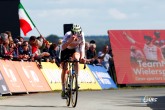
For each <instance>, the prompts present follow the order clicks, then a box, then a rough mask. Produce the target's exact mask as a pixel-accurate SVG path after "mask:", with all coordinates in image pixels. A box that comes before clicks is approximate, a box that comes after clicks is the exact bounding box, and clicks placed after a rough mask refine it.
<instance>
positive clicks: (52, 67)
mask: <svg viewBox="0 0 165 110" xmlns="http://www.w3.org/2000/svg"><path fill="white" fill-rule="evenodd" d="M42 66H43V69H41V71H42V73H43V75H44V76H45V78H46V80H47V82H48V84H49V86H50V87H51V89H52V90H61V88H62V87H61V69H60V68H59V67H58V66H57V65H56V64H55V63H50V62H42Z"/></svg>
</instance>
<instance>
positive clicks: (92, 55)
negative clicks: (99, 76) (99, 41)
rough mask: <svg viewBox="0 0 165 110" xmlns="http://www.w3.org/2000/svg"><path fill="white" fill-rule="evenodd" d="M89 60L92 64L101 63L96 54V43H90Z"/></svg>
mask: <svg viewBox="0 0 165 110" xmlns="http://www.w3.org/2000/svg"><path fill="white" fill-rule="evenodd" d="M87 61H88V62H90V64H99V61H98V59H97V55H96V44H90V47H89V50H87Z"/></svg>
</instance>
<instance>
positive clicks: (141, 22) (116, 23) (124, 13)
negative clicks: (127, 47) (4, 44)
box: [21, 0, 165, 36]
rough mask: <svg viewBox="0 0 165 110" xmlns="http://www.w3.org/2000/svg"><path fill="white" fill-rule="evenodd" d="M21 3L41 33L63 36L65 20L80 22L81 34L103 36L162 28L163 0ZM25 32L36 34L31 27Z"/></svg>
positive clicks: (164, 21) (41, 0)
mask: <svg viewBox="0 0 165 110" xmlns="http://www.w3.org/2000/svg"><path fill="white" fill-rule="evenodd" d="M21 2H22V4H23V6H24V8H25V9H26V11H27V12H28V14H29V15H30V17H31V18H32V20H33V22H34V23H35V25H36V26H37V28H38V30H39V31H40V32H41V34H42V35H44V36H48V35H50V34H56V35H58V36H63V24H68V23H76V24H80V25H81V27H82V29H83V31H84V33H85V35H107V30H120V29H131V30H132V29H164V28H165V14H164V10H165V0H81V1H80V0H21ZM21 34H22V33H21ZM22 35H23V34H22ZM27 35H28V36H31V35H38V33H37V31H36V30H35V29H34V30H33V31H31V32H29V33H28V34H27Z"/></svg>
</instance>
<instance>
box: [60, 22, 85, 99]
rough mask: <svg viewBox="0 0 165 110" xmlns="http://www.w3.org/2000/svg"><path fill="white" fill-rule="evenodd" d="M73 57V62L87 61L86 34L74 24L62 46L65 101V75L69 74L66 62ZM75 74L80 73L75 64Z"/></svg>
mask: <svg viewBox="0 0 165 110" xmlns="http://www.w3.org/2000/svg"><path fill="white" fill-rule="evenodd" d="M70 57H72V59H73V60H77V61H82V62H84V61H85V59H84V57H85V38H84V32H82V28H81V26H80V25H77V24H73V27H72V29H71V31H68V32H67V33H66V34H65V35H64V38H63V40H62V45H61V67H62V73H61V81H62V92H61V97H62V98H63V99H65V98H66V96H65V73H67V69H68V68H67V66H64V60H68V59H69V58H70ZM75 72H76V73H78V72H79V63H78V62H76V64H75Z"/></svg>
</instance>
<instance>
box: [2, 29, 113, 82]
mask: <svg viewBox="0 0 165 110" xmlns="http://www.w3.org/2000/svg"><path fill="white" fill-rule="evenodd" d="M61 43H62V39H59V41H58V43H50V42H49V41H47V40H46V39H45V38H44V37H42V36H39V37H36V36H31V37H30V38H29V40H28V41H25V40H24V38H23V37H21V36H18V37H17V38H15V39H13V37H12V33H11V32H10V31H6V32H4V33H1V34H0V57H1V58H2V59H9V60H13V61H30V62H34V61H36V62H37V64H38V67H39V68H42V64H41V62H51V63H56V64H57V65H58V66H59V67H60V45H61ZM96 47H97V46H96V41H94V40H91V41H90V42H86V43H85V52H86V58H87V62H88V63H90V64H92V65H93V64H94V65H102V66H104V67H105V68H106V70H107V71H108V73H109V74H110V75H111V77H112V78H113V80H115V79H116V78H115V69H114V63H113V55H112V53H111V52H112V51H111V48H110V47H109V45H104V47H103V49H102V50H101V51H99V52H96Z"/></svg>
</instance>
